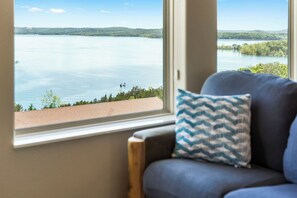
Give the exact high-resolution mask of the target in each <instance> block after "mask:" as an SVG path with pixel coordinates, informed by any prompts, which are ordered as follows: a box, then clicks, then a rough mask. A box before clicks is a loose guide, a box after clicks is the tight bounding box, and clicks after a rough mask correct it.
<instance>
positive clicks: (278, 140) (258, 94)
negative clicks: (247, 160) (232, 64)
mask: <svg viewBox="0 0 297 198" xmlns="http://www.w3.org/2000/svg"><path fill="white" fill-rule="evenodd" d="M247 93H249V94H250V95H251V99H252V104H251V145H252V161H251V162H252V163H254V164H257V165H261V166H265V167H268V168H271V169H274V170H277V171H283V154H284V151H285V148H286V146H287V140H288V136H289V130H290V126H291V123H292V122H293V120H294V118H295V116H296V114H297V83H296V82H294V81H291V80H289V79H283V78H280V77H276V76H272V75H268V74H252V73H250V72H246V71H227V72H220V73H216V74H213V75H212V76H210V77H209V78H208V79H207V80H206V81H205V83H204V85H203V87H202V90H201V94H208V95H241V94H247Z"/></svg>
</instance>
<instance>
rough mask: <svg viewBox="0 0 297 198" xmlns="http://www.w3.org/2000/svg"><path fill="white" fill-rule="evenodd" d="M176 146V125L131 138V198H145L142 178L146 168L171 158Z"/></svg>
mask: <svg viewBox="0 0 297 198" xmlns="http://www.w3.org/2000/svg"><path fill="white" fill-rule="evenodd" d="M174 145H175V131H174V125H171V126H165V127H158V128H152V129H147V130H142V131H139V132H136V133H134V134H133V136H132V137H130V138H129V140H128V164H129V165H128V166H129V192H128V197H129V198H144V194H143V191H142V176H143V173H144V170H145V168H146V167H147V166H148V165H149V164H150V163H152V162H153V161H156V160H161V159H165V158H170V157H171V153H172V151H173V149H174Z"/></svg>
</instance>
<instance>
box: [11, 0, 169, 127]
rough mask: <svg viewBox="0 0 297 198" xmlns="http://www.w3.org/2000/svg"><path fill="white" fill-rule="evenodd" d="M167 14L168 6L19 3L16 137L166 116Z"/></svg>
mask: <svg viewBox="0 0 297 198" xmlns="http://www.w3.org/2000/svg"><path fill="white" fill-rule="evenodd" d="M164 10H166V3H165V2H163V1H162V0H144V1H136V0H131V1H121V0H111V1H104V0H96V1H95V0H87V1H80V0H72V1H63V0H62V1H61V0H45V1H33V0H16V1H15V129H26V128H32V127H40V126H47V125H55V124H63V123H67V122H76V121H83V120H90V119H100V118H104V119H108V118H112V117H114V116H123V115H125V116H126V115H131V114H135V113H148V114H149V113H153V112H162V111H164V110H165V108H164V107H165V102H166V101H165V99H166V87H165V84H164V82H165V80H166V79H164V76H166V75H165V71H166V70H165V67H166V60H165V59H166V58H164V57H166V49H165V46H166V39H165V37H166V31H165V29H164V24H166V23H164V21H166V15H165V14H164ZM128 117H129V116H128Z"/></svg>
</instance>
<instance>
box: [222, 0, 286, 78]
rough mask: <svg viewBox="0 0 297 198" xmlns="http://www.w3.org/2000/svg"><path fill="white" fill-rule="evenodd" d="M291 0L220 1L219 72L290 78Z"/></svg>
mask: <svg viewBox="0 0 297 198" xmlns="http://www.w3.org/2000/svg"><path fill="white" fill-rule="evenodd" d="M288 18H289V17H288V1H285V0H218V42H217V43H218V65H217V70H218V71H224V70H245V69H249V70H251V71H252V72H254V73H269V74H274V75H278V76H281V77H288Z"/></svg>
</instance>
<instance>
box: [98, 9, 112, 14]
mask: <svg viewBox="0 0 297 198" xmlns="http://www.w3.org/2000/svg"><path fill="white" fill-rule="evenodd" d="M100 13H103V14H109V13H111V11H109V10H100Z"/></svg>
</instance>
